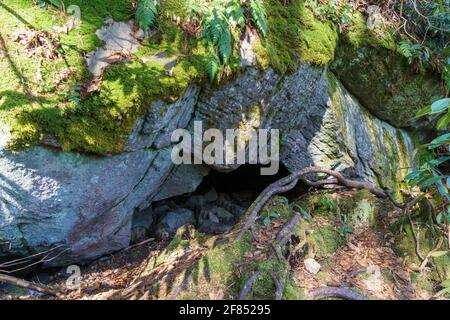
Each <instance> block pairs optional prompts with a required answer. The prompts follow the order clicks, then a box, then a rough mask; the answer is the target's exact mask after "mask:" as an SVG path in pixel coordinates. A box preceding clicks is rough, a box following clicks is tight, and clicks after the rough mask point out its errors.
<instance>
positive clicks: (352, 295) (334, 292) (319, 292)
mask: <svg viewBox="0 0 450 320" xmlns="http://www.w3.org/2000/svg"><path fill="white" fill-rule="evenodd" d="M309 297H310V298H311V299H313V300H318V299H323V298H332V297H334V298H342V299H346V300H369V298H368V297H366V296H364V295H362V294H360V293H358V292H356V291H353V290H351V289H348V288H339V287H321V288H317V289H315V290H313V291H311V292H310V293H309Z"/></svg>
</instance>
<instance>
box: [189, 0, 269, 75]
mask: <svg viewBox="0 0 450 320" xmlns="http://www.w3.org/2000/svg"><path fill="white" fill-rule="evenodd" d="M247 10H249V11H250V14H249V15H250V16H251V17H252V19H251V21H252V22H253V23H254V25H255V26H256V27H257V28H258V29H259V30H260V32H261V34H262V35H265V34H266V30H267V23H266V20H265V19H266V13H265V10H264V6H263V5H262V1H261V0H252V1H250V2H249V3H248V7H243V6H241V3H240V1H238V0H225V1H217V0H216V1H212V2H208V3H205V2H203V1H200V2H198V1H190V2H189V3H188V11H189V12H190V15H191V19H197V20H198V21H200V23H201V30H202V31H201V35H200V36H201V39H202V41H203V42H204V43H205V44H206V46H207V47H208V48H209V54H208V64H207V70H208V73H209V75H210V77H211V79H213V80H214V79H216V77H217V74H218V73H219V72H220V71H222V70H223V69H224V68H225V67H226V66H227V64H229V62H230V60H231V58H232V55H233V49H234V48H233V46H234V43H235V38H236V35H234V34H233V31H235V30H238V31H240V30H241V29H243V28H244V27H245V25H246V22H247V21H246V20H247V18H246V11H247Z"/></svg>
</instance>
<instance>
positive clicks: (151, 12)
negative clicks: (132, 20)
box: [136, 0, 160, 31]
mask: <svg viewBox="0 0 450 320" xmlns="http://www.w3.org/2000/svg"><path fill="white" fill-rule="evenodd" d="M159 1H160V0H139V2H138V5H137V9H136V23H137V25H138V27H139V28H141V29H143V30H145V31H147V30H148V28H149V27H150V26H151V25H153V24H154V23H155V21H156V16H157V15H158V7H159V5H160V2H159Z"/></svg>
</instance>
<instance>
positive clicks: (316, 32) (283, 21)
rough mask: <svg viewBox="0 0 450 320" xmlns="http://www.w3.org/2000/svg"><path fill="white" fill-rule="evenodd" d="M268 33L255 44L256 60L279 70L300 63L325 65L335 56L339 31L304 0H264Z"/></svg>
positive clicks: (282, 70)
mask: <svg viewBox="0 0 450 320" xmlns="http://www.w3.org/2000/svg"><path fill="white" fill-rule="evenodd" d="M264 3H265V6H266V11H267V14H268V18H267V20H268V33H267V36H266V37H265V38H263V39H261V40H259V41H256V43H255V44H254V51H255V54H256V59H257V63H258V64H259V66H260V67H262V68H266V67H268V66H269V65H270V66H271V67H272V68H274V69H275V70H276V71H277V72H279V73H285V72H289V71H294V70H295V69H296V68H297V66H298V64H299V63H300V62H309V63H313V64H318V65H324V64H327V63H328V62H330V61H331V60H332V59H333V57H334V49H335V46H336V42H337V38H338V33H337V30H336V27H335V26H334V25H333V24H331V23H329V22H321V21H319V20H317V19H315V18H314V15H313V14H312V13H311V12H310V11H309V9H307V8H305V5H304V2H303V1H301V0H293V1H291V2H290V3H289V5H285V4H284V2H283V1H281V0H265V2H264Z"/></svg>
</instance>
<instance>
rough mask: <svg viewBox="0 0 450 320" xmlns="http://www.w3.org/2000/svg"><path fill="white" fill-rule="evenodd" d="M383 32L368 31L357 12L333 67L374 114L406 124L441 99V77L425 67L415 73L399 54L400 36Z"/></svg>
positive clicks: (386, 31)
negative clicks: (398, 37) (396, 36)
mask: <svg viewBox="0 0 450 320" xmlns="http://www.w3.org/2000/svg"><path fill="white" fill-rule="evenodd" d="M378 31H379V30H378ZM379 32H381V31H379ZM383 32H384V33H383V34H382V35H379V34H377V33H376V32H375V31H374V30H368V29H367V28H366V25H365V21H364V18H363V16H362V15H361V14H359V13H355V14H354V15H353V18H352V23H351V25H350V27H349V31H348V32H347V34H345V35H343V36H342V37H341V38H340V40H339V42H338V45H337V48H336V52H335V61H334V62H333V63H332V65H331V70H332V71H333V72H334V74H336V76H337V77H338V78H339V80H340V81H341V82H342V83H343V84H344V86H345V87H346V88H347V89H348V90H349V91H350V92H351V93H352V94H353V95H354V96H356V97H357V98H358V99H359V100H360V101H361V103H362V104H363V105H364V106H365V107H366V108H368V109H369V110H370V111H371V112H372V113H373V114H375V115H376V116H377V117H379V118H380V119H383V120H385V121H387V122H389V123H391V124H392V125H394V126H397V127H407V126H409V125H411V123H410V122H409V121H410V120H411V119H412V118H413V117H414V116H415V114H416V112H417V111H418V110H419V109H420V108H422V107H424V106H426V105H428V104H430V103H431V102H433V101H434V100H436V99H437V98H439V96H440V94H441V93H440V76H439V74H437V73H433V72H432V71H430V70H428V69H425V68H423V70H421V71H420V72H416V71H415V70H414V68H413V66H412V65H409V64H408V62H407V59H406V58H405V57H404V56H403V55H402V54H401V53H399V51H398V49H397V45H396V43H397V42H398V41H399V39H394V38H393V37H392V36H391V35H390V33H391V31H390V30H384V31H383Z"/></svg>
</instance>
